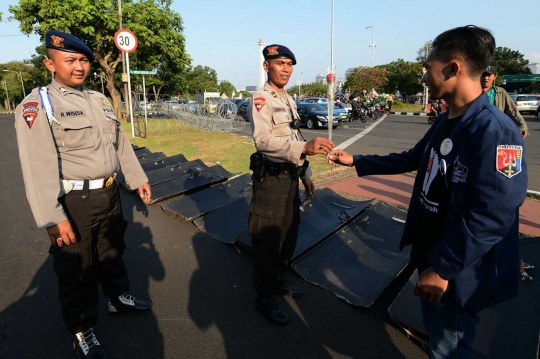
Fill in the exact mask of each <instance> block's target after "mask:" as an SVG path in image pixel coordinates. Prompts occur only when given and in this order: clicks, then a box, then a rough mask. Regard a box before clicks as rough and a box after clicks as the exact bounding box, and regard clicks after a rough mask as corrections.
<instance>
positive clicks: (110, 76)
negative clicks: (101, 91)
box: [106, 70, 122, 118]
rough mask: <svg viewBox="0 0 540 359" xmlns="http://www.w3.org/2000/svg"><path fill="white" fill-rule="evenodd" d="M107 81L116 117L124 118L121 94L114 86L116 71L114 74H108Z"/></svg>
mask: <svg viewBox="0 0 540 359" xmlns="http://www.w3.org/2000/svg"><path fill="white" fill-rule="evenodd" d="M106 79H107V90H108V91H109V94H110V95H111V98H112V100H113V108H114V114H115V115H116V118H122V112H121V108H120V107H121V106H120V105H121V103H122V99H121V98H120V93H119V92H118V90H117V89H116V87H115V86H114V70H113V72H111V73H107V74H106Z"/></svg>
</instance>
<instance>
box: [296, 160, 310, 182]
mask: <svg viewBox="0 0 540 359" xmlns="http://www.w3.org/2000/svg"><path fill="white" fill-rule="evenodd" d="M308 166H309V161H308V160H305V161H304V163H303V164H302V167H300V168H299V169H298V176H300V178H302V177H304V175H305V174H306V171H307V168H308Z"/></svg>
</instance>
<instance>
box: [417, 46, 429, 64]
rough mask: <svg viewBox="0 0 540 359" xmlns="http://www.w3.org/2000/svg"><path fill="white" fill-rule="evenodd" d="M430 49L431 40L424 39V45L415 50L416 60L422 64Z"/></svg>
mask: <svg viewBox="0 0 540 359" xmlns="http://www.w3.org/2000/svg"><path fill="white" fill-rule="evenodd" d="M431 49H433V40H428V41H426V43H425V44H424V46H422V47H421V48H419V49H418V50H417V51H416V61H417V62H418V63H420V64H423V63H424V61H426V59H427V56H428V55H429V52H430V51H431Z"/></svg>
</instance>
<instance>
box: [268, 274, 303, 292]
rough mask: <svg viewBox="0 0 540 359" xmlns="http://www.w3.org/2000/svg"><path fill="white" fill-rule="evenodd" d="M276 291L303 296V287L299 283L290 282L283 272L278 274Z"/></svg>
mask: <svg viewBox="0 0 540 359" xmlns="http://www.w3.org/2000/svg"><path fill="white" fill-rule="evenodd" d="M274 292H275V293H278V294H288V295H291V296H293V297H300V296H302V288H300V287H299V286H297V285H293V284H291V283H289V281H288V280H287V279H285V278H284V277H283V276H282V275H281V274H280V275H278V278H277V280H276V285H275V286H274Z"/></svg>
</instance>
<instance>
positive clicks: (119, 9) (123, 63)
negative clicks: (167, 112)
mask: <svg viewBox="0 0 540 359" xmlns="http://www.w3.org/2000/svg"><path fill="white" fill-rule="evenodd" d="M118 22H119V23H120V27H119V29H122V28H123V27H122V0H118ZM122 82H123V83H124V94H125V95H126V96H127V97H129V93H128V84H127V73H126V53H125V52H123V51H122ZM128 102H129V101H128V99H127V98H125V97H124V103H125V104H126V111H127V113H126V118H127V119H128V121H130V118H131V117H130V116H129V114H130V113H131V108H129V106H128Z"/></svg>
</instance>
